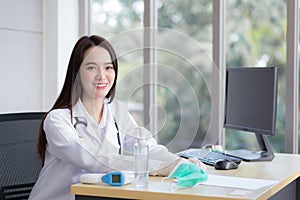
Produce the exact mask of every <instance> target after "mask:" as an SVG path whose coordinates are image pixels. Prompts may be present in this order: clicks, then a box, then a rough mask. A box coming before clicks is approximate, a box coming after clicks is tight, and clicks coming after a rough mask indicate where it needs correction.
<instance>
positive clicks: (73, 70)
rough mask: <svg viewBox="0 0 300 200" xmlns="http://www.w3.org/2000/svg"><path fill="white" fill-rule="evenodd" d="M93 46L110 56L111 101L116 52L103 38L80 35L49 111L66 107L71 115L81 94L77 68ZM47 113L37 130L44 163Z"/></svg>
mask: <svg viewBox="0 0 300 200" xmlns="http://www.w3.org/2000/svg"><path fill="white" fill-rule="evenodd" d="M94 46H101V47H103V48H105V49H106V50H107V51H108V52H109V54H110V57H111V60H112V64H113V68H114V70H115V74H116V75H115V80H114V83H113V85H112V88H111V89H110V91H109V92H108V94H107V95H106V98H108V99H109V100H110V102H112V100H113V98H114V96H115V92H116V82H117V75H118V61H117V57H116V53H115V51H114V49H113V47H112V45H111V44H110V43H109V42H108V41H107V40H106V39H104V38H102V37H100V36H96V35H92V36H90V37H89V36H83V37H81V38H80V39H79V40H78V41H77V43H76V44H75V46H74V48H73V51H72V54H71V57H70V61H69V65H68V69H67V74H66V78H65V82H64V85H63V88H62V90H61V93H60V95H59V96H58V98H57V100H56V101H55V103H54V105H53V107H52V108H51V109H50V110H49V112H50V111H51V110H53V109H58V108H68V109H70V111H71V116H72V107H73V105H74V104H75V103H76V102H77V101H78V100H79V98H80V95H81V85H80V83H79V81H76V80H78V76H79V73H78V71H79V68H80V66H81V63H82V61H83V59H84V53H85V52H86V51H87V50H88V49H89V48H91V47H94ZM49 112H48V113H49ZM46 116H47V114H46V115H45V116H44V118H43V119H42V122H41V125H40V130H39V138H38V144H37V148H38V153H39V156H40V159H41V160H42V163H43V165H44V161H45V153H46V147H47V139H46V134H45V131H44V128H43V126H44V120H45V118H46Z"/></svg>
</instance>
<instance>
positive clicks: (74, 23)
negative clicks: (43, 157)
mask: <svg viewBox="0 0 300 200" xmlns="http://www.w3.org/2000/svg"><path fill="white" fill-rule="evenodd" d="M78 1H80V0H63V1H59V0H26V1H24V0H9V1H8V0H0V91H1V95H0V113H9V112H23V111H45V110H48V109H49V108H50V107H51V106H52V104H53V102H54V100H55V99H56V97H57V95H58V93H59V91H60V89H61V87H62V84H63V79H64V77H65V72H66V68H67V63H68V59H69V57H70V54H71V49H72V47H73V45H74V44H75V42H76V40H77V39H78V35H79V34H78Z"/></svg>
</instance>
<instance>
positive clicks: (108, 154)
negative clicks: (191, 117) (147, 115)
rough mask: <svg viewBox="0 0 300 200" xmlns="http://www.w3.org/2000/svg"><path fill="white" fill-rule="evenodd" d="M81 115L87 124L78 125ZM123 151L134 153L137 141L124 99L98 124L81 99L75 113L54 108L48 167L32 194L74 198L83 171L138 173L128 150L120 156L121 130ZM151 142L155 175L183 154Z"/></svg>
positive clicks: (42, 199) (107, 107) (35, 199)
mask: <svg viewBox="0 0 300 200" xmlns="http://www.w3.org/2000/svg"><path fill="white" fill-rule="evenodd" d="M75 117H77V118H78V119H79V121H83V122H84V123H86V124H87V125H84V124H83V123H80V124H78V125H76V129H75V127H74V124H75V123H76V120H75ZM115 121H116V123H117V126H118V128H119V133H120V142H121V146H122V149H123V150H124V149H126V151H128V152H131V151H132V150H133V145H134V143H135V142H136V137H135V136H134V135H132V133H133V132H132V130H134V129H135V128H136V127H137V124H136V123H135V121H134V120H133V118H132V116H131V115H130V114H129V112H128V111H127V109H126V106H125V105H122V104H121V103H119V102H118V101H116V100H114V101H113V102H112V103H110V104H108V103H105V104H104V110H103V117H102V120H101V122H100V124H97V123H96V122H95V120H93V119H92V118H91V117H90V115H89V114H88V113H87V111H86V110H85V108H84V107H83V105H82V103H81V101H80V100H79V101H78V103H77V104H76V105H75V106H74V107H73V118H72V120H71V114H70V110H69V109H55V110H52V111H51V112H50V113H49V114H48V115H47V117H46V119H45V121H44V130H45V133H46V137H47V141H48V144H47V149H46V155H45V165H44V167H43V168H42V170H41V172H40V175H39V178H38V180H37V182H36V184H35V186H34V188H33V190H32V192H31V194H30V198H29V199H30V200H74V199H75V197H74V195H72V194H71V193H70V186H71V185H72V184H74V183H78V182H79V177H80V175H81V174H83V173H106V172H109V171H122V170H125V171H128V170H131V171H133V168H134V159H133V157H132V155H128V152H124V151H123V153H122V154H121V155H120V154H119V147H120V146H119V143H118V137H117V132H118V131H117V128H116V126H115ZM148 143H149V157H150V161H149V171H150V172H151V171H152V172H153V171H155V170H157V169H158V168H159V166H160V165H161V164H162V162H168V163H171V162H173V161H175V160H176V159H178V156H176V155H174V154H172V153H170V152H169V151H168V150H167V149H166V148H165V147H164V146H162V145H158V144H157V143H156V141H155V139H154V138H152V139H150V140H149V141H148Z"/></svg>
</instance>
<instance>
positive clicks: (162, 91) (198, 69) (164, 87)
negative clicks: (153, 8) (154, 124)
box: [157, 0, 213, 152]
mask: <svg viewBox="0 0 300 200" xmlns="http://www.w3.org/2000/svg"><path fill="white" fill-rule="evenodd" d="M157 8H158V17H157V18H158V27H159V29H158V35H157V63H158V69H157V71H158V73H157V74H158V90H157V91H158V93H157V99H158V104H159V106H160V109H159V110H158V111H159V112H158V119H159V120H158V121H159V122H160V123H161V124H159V127H162V129H161V130H160V131H159V132H158V135H157V139H158V141H159V142H160V143H162V144H165V145H167V147H168V148H169V149H170V150H171V151H174V152H178V151H179V150H182V149H186V148H188V147H190V146H192V147H201V146H202V141H203V139H204V137H205V136H206V133H207V130H208V127H209V125H210V119H211V97H210V91H209V88H210V74H211V68H212V66H213V64H212V22H213V20H212V1H210V0H202V1H198V0H189V1H181V0H172V1H171V0H160V1H157Z"/></svg>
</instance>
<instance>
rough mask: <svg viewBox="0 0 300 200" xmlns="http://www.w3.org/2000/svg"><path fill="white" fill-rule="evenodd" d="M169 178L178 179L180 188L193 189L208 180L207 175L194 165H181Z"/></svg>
mask: <svg viewBox="0 0 300 200" xmlns="http://www.w3.org/2000/svg"><path fill="white" fill-rule="evenodd" d="M169 178H176V179H177V184H176V186H177V187H178V188H188V187H192V186H194V185H196V184H198V183H200V182H203V181H206V180H207V179H208V176H207V173H206V172H205V171H203V170H202V169H201V168H200V167H198V166H197V165H195V164H193V163H179V164H178V165H177V167H176V168H175V169H174V170H173V171H172V172H171V173H170V175H169Z"/></svg>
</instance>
